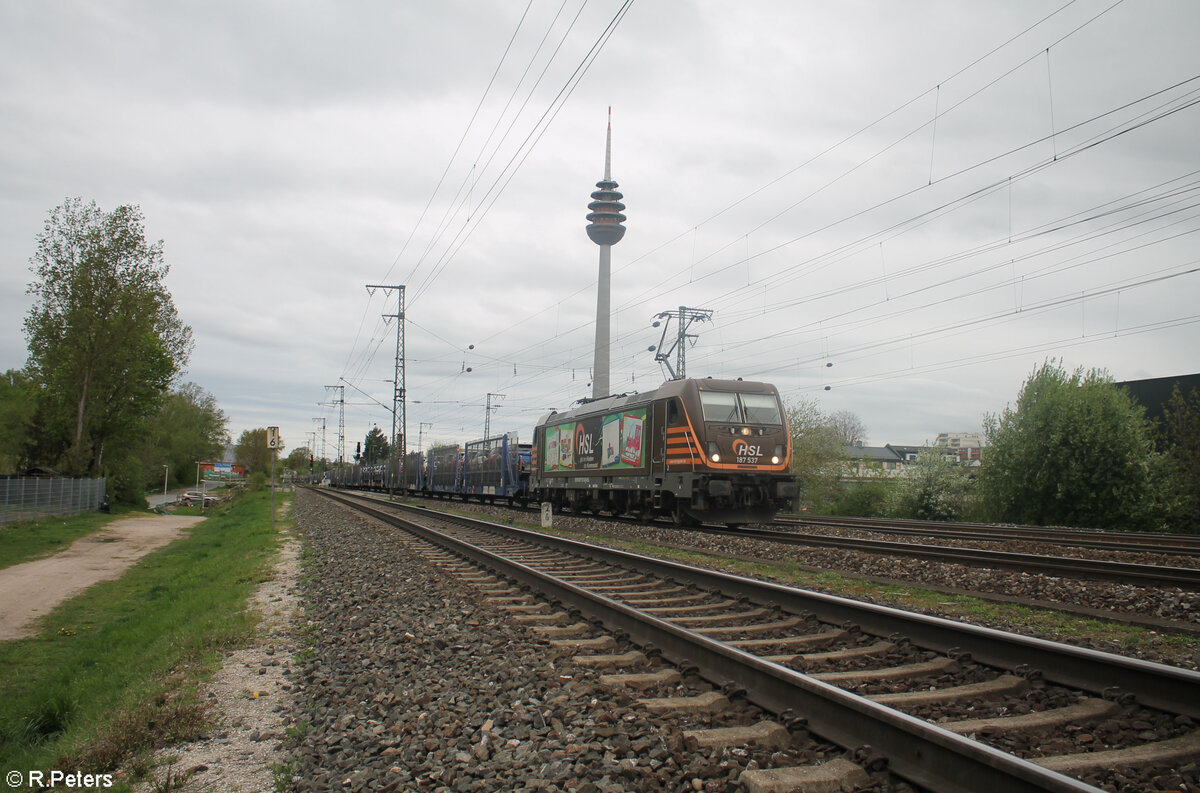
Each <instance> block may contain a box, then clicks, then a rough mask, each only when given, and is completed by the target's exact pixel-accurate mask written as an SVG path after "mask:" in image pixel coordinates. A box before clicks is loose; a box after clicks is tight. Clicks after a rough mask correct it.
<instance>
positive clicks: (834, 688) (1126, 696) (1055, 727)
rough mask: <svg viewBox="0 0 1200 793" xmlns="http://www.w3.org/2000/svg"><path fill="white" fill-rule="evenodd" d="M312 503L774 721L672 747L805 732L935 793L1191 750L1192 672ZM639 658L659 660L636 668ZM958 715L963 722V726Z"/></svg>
mask: <svg viewBox="0 0 1200 793" xmlns="http://www.w3.org/2000/svg"><path fill="white" fill-rule="evenodd" d="M325 495H326V496H328V497H330V498H335V499H336V500H339V501H341V502H343V503H346V504H351V505H353V506H354V508H355V509H358V510H360V511H363V512H365V513H367V514H370V515H372V516H374V517H376V518H378V519H380V520H383V521H385V522H387V523H389V524H391V525H394V526H397V527H400V528H403V529H404V530H405V531H407V532H411V533H414V534H416V535H418V536H420V537H421V538H423V539H424V540H425V541H426V542H429V543H433V544H436V545H437V546H439V547H440V548H441V549H442V550H441V551H440V552H439V553H442V554H444V555H445V556H444V562H443V563H445V564H449V565H452V566H454V568H455V569H457V570H458V572H459V574H460V576H461V577H463V578H464V580H467V581H469V582H471V583H473V584H475V585H477V586H480V587H482V588H484V591H486V592H488V593H489V594H491V595H492V596H493V597H495V598H497V599H498V600H499V601H501V602H505V605H507V606H511V607H512V608H513V610H514V611H515V612H518V613H520V612H521V611H526V612H528V613H526V614H524V615H523V616H524V617H525V618H526V621H528V622H530V623H533V624H534V625H535V626H536V625H537V623H542V625H541V629H542V630H544V631H545V632H546V633H545V635H546V636H547V638H548V639H551V637H554V638H553V639H551V640H556V641H577V642H579V647H580V649H581V651H583V650H586V648H587V647H589V643H590V644H591V645H596V646H599V645H604V644H607V645H609V646H611V645H612V643H613V641H614V640H613V638H612V636H613V635H616V636H619V637H622V638H623V639H624V638H627V639H628V640H629V641H631V642H632V643H633V644H634V645H636V646H638V647H640V648H641V650H640V651H631V652H629V653H625V654H621V655H619V656H618V655H614V654H611V653H605V652H596V653H594V655H595V658H593V659H592V661H591V663H595V664H605V665H617V666H618V667H620V666H627V667H631V669H630V670H629V671H625V672H621V673H617V672H614V676H615V677H617V678H619V680H618V682H617V683H616V685H631V686H635V687H639V688H642V689H645V691H644V692H643V693H645V692H654V691H659V692H662V693H669V692H670V691H672V690H673V687H672V681H673V680H678V678H679V676H680V675H681V674H682V675H685V676H686V675H687V674H688V673H690V672H695V673H697V674H699V675H700V676H701V677H703V678H705V679H707V680H709V681H713V682H714V683H716V684H717V685H721V686H722V687H723V689H724V693H722V692H710V693H709V694H706V695H697V696H698V697H700V698H701V699H702V700H703V701H704V702H708V703H710V704H711V703H714V702H718V701H719V700H720V699H728V696H726V695H727V694H731V693H733V692H744V696H745V697H746V698H747V699H748V700H749V701H750V702H752V703H753V704H754V705H756V706H758V707H760V708H762V709H764V710H765V711H767V712H768V713H771V714H775V717H774V718H773V719H771V720H764V721H762V722H759V723H756V724H754V725H745V726H743V727H742V728H741V729H740V730H733V731H731V732H726V733H721V734H719V735H713V734H709V733H708V732H705V731H700V732H698V733H697V734H694V735H692V736H691V737H690V738H689V740H690V741H693V742H695V744H696V745H697V746H709V745H715V744H710V743H707V742H717V744H719V742H721V741H735V742H736V741H743V742H749V743H751V744H753V743H755V742H760V743H761V742H766V743H771V742H772V741H776V742H778V741H783V740H785V739H784V738H783V737H782V736H783V735H786V734H787V733H788V732H789V731H795V730H809V731H811V732H812V733H814V734H816V735H819V736H821V737H822V738H823V739H825V740H828V741H832V742H833V743H835V744H837V745H839V746H842V747H846V748H847V749H854V750H856V751H855V754H854V756H855V757H857V758H859V759H860V761H861V764H860V767H858V770H859V772H861V773H862V774H866V773H867V771H869V770H870V769H872V768H875V769H877V768H878V767H880V766H881V765H884V764H886V765H887V766H888V767H889V768H890V770H891V771H892V772H894V773H895V774H898V775H899V776H901V777H903V778H904V779H907V780H910V781H911V782H913V783H914V784H916V785H919V786H920V787H922V788H924V789H927V790H931V791H938V792H939V793H941V792H942V791H977V792H978V791H1031V790H1053V791H1095V790H1096V789H1097V788H1096V787H1094V786H1092V785H1091V784H1089V783H1087V782H1084V781H1081V779H1080V778H1095V777H1097V776H1098V775H1103V774H1104V773H1106V769H1108V770H1110V769H1112V768H1117V767H1131V768H1140V769H1143V771H1142V773H1145V774H1147V775H1149V776H1153V774H1154V773H1155V772H1154V771H1153V770H1152V769H1155V768H1159V769H1161V768H1166V769H1172V768H1179V767H1181V766H1183V765H1185V764H1186V763H1193V764H1194V763H1195V762H1196V759H1197V758H1200V731H1198V730H1197V728H1196V726H1195V720H1196V719H1200V674H1197V673H1196V672H1192V671H1187V670H1182V669H1177V668H1174V667H1167V666H1162V665H1158V664H1152V663H1148V662H1144V661H1139V660H1136V659H1128V658H1122V657H1119V656H1114V655H1109V654H1106V653H1099V652H1095V651H1090V650H1083V649H1079V648H1073V647H1070V646H1066V645H1059V644H1054V643H1051V642H1047V641H1043V640H1038V639H1030V638H1027V637H1020V636H1016V635H1013V634H1007V633H1002V632H999V631H994V630H990V629H986V628H979V627H974V626H968V625H960V624H958V623H952V622H949V621H946V620H941V619H938V618H933V617H928V616H924V615H917V614H910V613H905V612H900V611H897V610H894V609H889V608H885V607H880V606H874V605H870V604H864V603H859V602H855V601H848V600H844V599H841V598H836V597H832V596H828V595H821V594H819V593H812V592H804V591H801V590H795V589H791V588H788V587H782V586H778V585H773V584H769V583H763V582H757V581H752V580H749V579H744V578H739V577H736V576H731V575H727V574H722V573H716V572H713V571H707V570H701V569H696V568H690V567H687V566H685V565H680V564H676V563H672V562H667V561H663V560H657V559H652V558H649V557H645V556H639V555H636V554H630V553H625V552H621V551H617V550H613V549H609V548H603V547H599V546H592V545H588V544H585V543H579V542H575V541H570V540H565V539H559V538H553V537H547V536H545V535H541V534H538V533H535V532H528V531H524V530H519V529H511V528H510V527H504V526H500V525H497V524H490V523H486V522H483V521H477V520H472V519H468V518H461V517H457V516H448V515H445V514H442V513H433V512H430V511H428V510H421V509H415V508H406V514H408V515H410V517H400V516H398V515H397V514H396V510H395V509H394V508H393V507H387V508H382V507H381V505H379V504H378V502H375V503H373V504H372V503H364V502H363V501H361V500H359V499H354V498H349V497H346V496H343V495H336V496H335V495H333V494H329V493H325ZM413 515H415V516H419V517H411V516H413ZM451 559H453V560H454V561H449V560H451ZM466 562H469V563H470V565H471V566H470V567H468V566H466V565H465V563H466ZM482 571H486V572H482ZM522 589H524V590H528V592H524V591H521V590H522ZM509 592H511V593H512V594H505V593H509ZM533 593H537V594H538V596H539V597H540V598H541V599H543V600H544V601H548V602H550V603H553V604H554V605H555V606H557V607H558V608H559V613H551V614H539V613H538V612H539V611H541V610H543V609H544V606H541V605H539V604H538V603H537V602H535V600H536V599H535V598H534V597H532V595H533ZM506 599H507V600H506ZM568 615H569V616H568ZM564 621H565V622H566V623H567V624H556V623H561V622H564ZM595 633H600V635H599V636H592V634H595ZM593 639H594V641H593ZM606 639H607V641H606ZM647 650H650V652H647ZM653 656H661V659H662V660H661V661H656V660H652V657H653ZM579 660H582V661H583V662H585V663H588V661H587V659H586V656H585V657H584V658H583V659H579ZM662 661H667V662H669V663H670V666H661V664H662ZM653 664H659V665H660V668H659V669H658V670H657V671H644V670H643V669H642V668H641V667H643V666H645V665H653ZM672 676H674V677H672ZM643 699H644V700H645V701H646V702H647V703H652V702H653V701H654V700H655V699H656V698H654V697H643ZM645 706H646V707H668V708H671V707H674V708H684V707H693V706H704V705H697V702H696V701H691V702H686V703H685V702H682V701H680V702H675V703H673V704H668V705H661V703H660V704H646V705H645ZM968 709H969V710H968ZM1023 711H1030V712H1027V713H1026V712H1023ZM968 712H969V713H970V714H971V716H972V718H970V719H964V718H963V716H964V715H966V714H967V713H968ZM1014 713H1015V714H1020V715H1014ZM935 722H936V723H935ZM1126 724H1128V725H1136V727H1138V728H1140V729H1132V727H1131V728H1130V729H1124V728H1122V726H1121V725H1126ZM780 731H783V732H782V733H781V732H780ZM967 736H974V739H973V738H971V737H967ZM1029 736H1032V737H1029ZM1039 736H1040V737H1039ZM1046 746H1049V747H1050V748H1051V751H1049V752H1047V751H1046V750H1045V747H1046ZM1098 746H1099V747H1103V750H1102V751H1098V750H1096V747H1098ZM862 766H865V768H863V767H862ZM1193 768H1194V765H1193ZM828 770H829V769H825V771H828ZM812 773H816V770H814V769H813V768H809V769H805V768H792V769H790V770H789V769H786V768H763V769H758V770H756V771H755V772H754V775H753V776H752V777H750V778H747V779H744V780H743V786H744V787H745V788H746V789H748V790H764V791H766V790H773V789H787V788H786V787H784V788H777V787H772V786H771V785H772V784H773V783H779V784H790V783H786V782H782V783H781V782H780V780H781V779H782V780H787V779H790V778H793V777H789V776H788V775H789V774H791V775H795V776H794V778H796V779H799V778H801V777H802V776H803V775H805V774H812ZM847 773H852V772H850V771H847ZM746 774H751V772H749V771H747V772H746ZM743 776H744V777H745V776H746V775H743ZM828 789H837V788H828Z"/></svg>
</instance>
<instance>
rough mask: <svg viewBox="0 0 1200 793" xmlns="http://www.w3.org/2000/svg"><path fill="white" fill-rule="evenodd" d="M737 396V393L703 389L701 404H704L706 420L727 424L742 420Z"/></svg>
mask: <svg viewBox="0 0 1200 793" xmlns="http://www.w3.org/2000/svg"><path fill="white" fill-rule="evenodd" d="M737 397H738V395H737V394H732V393H728V392H725V391H701V392H700V404H701V405H703V406H704V420H705V421H720V422H724V423H727V424H728V423H730V422H734V421H741V420H742V419H741V412H740V411H739V410H738V401H737Z"/></svg>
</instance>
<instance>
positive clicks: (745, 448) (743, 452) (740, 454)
mask: <svg viewBox="0 0 1200 793" xmlns="http://www.w3.org/2000/svg"><path fill="white" fill-rule="evenodd" d="M733 454H734V456H735V457H737V461H738V462H739V463H751V464H753V463H757V462H758V458H759V457H762V447H761V446H751V445H750V444H749V442H747V441H745V440H743V439H742V438H738V439H737V440H735V441H734V442H733Z"/></svg>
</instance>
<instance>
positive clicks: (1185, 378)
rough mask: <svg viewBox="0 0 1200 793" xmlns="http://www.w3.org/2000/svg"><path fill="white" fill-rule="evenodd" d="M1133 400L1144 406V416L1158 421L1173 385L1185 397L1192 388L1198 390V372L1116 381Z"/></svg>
mask: <svg viewBox="0 0 1200 793" xmlns="http://www.w3.org/2000/svg"><path fill="white" fill-rule="evenodd" d="M1117 385H1119V386H1122V387H1123V388H1124V389H1125V390H1126V391H1128V392H1129V395H1130V396H1131V397H1133V398H1134V400H1135V401H1136V402H1137V403H1138V404H1139V405H1142V406H1143V407H1145V408H1146V418H1148V419H1150V420H1152V421H1158V420H1159V419H1161V418H1162V415H1163V406H1164V405H1166V404H1167V402H1168V401H1170V399H1171V393H1172V392H1173V391H1174V390H1175V386H1179V391H1180V393H1182V394H1183V395H1184V397H1186V396H1187V395H1188V394H1190V393H1191V392H1192V389H1196V390H1197V391H1200V374H1181V375H1176V376H1174V377H1153V378H1151V379H1149V380H1126V381H1125V382H1123V383H1117Z"/></svg>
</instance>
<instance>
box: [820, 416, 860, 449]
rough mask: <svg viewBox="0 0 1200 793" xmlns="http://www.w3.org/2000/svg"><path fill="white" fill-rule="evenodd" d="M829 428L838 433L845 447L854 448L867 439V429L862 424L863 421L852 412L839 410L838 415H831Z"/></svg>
mask: <svg viewBox="0 0 1200 793" xmlns="http://www.w3.org/2000/svg"><path fill="white" fill-rule="evenodd" d="M828 423H829V426H830V427H832V428H833V431H834V432H835V433H837V437H838V439H839V440H840V441H841V443H842V444H843V445H844V446H854V445H855V444H857V443H859V442H860V441H865V440H866V439H867V428H866V426H865V425H864V424H863V423H862V419H860V418H859V417H858V414H856V413H854V412H853V411H851V410H839V411H837V412H836V413H830V414H829V417H828Z"/></svg>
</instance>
